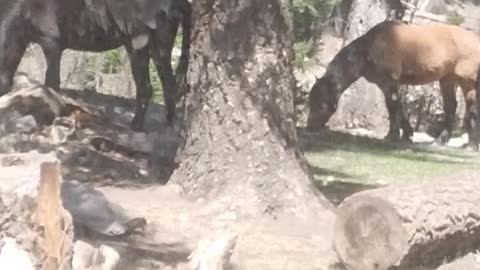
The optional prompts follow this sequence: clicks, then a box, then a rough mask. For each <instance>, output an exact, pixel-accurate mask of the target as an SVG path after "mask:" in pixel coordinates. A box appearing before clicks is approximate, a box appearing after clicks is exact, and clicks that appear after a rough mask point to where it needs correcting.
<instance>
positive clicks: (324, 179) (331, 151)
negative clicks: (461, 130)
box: [304, 132, 480, 202]
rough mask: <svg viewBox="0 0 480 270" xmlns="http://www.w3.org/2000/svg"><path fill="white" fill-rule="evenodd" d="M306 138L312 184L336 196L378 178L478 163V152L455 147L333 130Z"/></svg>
mask: <svg viewBox="0 0 480 270" xmlns="http://www.w3.org/2000/svg"><path fill="white" fill-rule="evenodd" d="M307 140H308V141H310V143H308V144H307V145H306V146H304V152H305V156H306V158H307V160H308V161H309V163H310V167H311V172H312V173H313V175H314V179H315V184H316V185H317V187H318V188H319V189H320V190H321V191H322V192H324V193H327V194H326V195H327V197H329V196H330V199H332V200H333V201H334V202H339V200H340V201H341V200H342V199H343V198H344V197H345V196H347V195H349V194H351V193H353V192H356V191H360V190H364V189H368V188H373V187H375V186H378V185H379V184H392V183H407V182H411V181H419V180H421V179H424V178H430V177H435V176H439V175H445V174H449V173H454V172H456V171H459V170H466V169H480V159H479V157H480V154H477V153H472V152H468V151H466V150H464V149H457V148H453V147H442V148H439V147H433V146H429V145H426V144H425V145H420V144H401V143H399V144H393V143H389V142H386V141H383V140H376V139H369V138H362V137H356V136H351V135H347V134H341V133H335V132H328V133H324V134H320V135H316V136H313V137H310V138H308V139H307ZM332 196H333V197H332Z"/></svg>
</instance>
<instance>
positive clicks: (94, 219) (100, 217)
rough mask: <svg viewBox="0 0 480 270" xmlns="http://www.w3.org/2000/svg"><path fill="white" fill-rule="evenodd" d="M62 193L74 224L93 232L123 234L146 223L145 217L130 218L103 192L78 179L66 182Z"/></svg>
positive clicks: (112, 234) (64, 204)
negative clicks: (117, 208)
mask: <svg viewBox="0 0 480 270" xmlns="http://www.w3.org/2000/svg"><path fill="white" fill-rule="evenodd" d="M61 194H62V199H63V206H64V207H65V209H67V210H68V211H69V212H70V214H71V215H72V218H73V222H74V224H76V225H77V226H84V227H85V228H86V229H88V230H91V231H93V232H96V233H99V234H102V235H106V236H122V235H128V234H130V233H131V232H133V231H134V230H135V229H137V228H142V227H144V226H145V225H146V220H145V219H144V218H133V219H129V218H128V217H126V216H125V215H124V214H123V213H119V211H115V210H114V209H113V207H112V205H111V203H110V202H109V201H108V200H107V198H106V197H105V196H104V195H103V193H101V192H100V191H98V190H95V189H94V188H92V187H90V186H88V185H86V184H82V183H80V182H78V181H73V180H72V181H67V182H64V184H63V185H62V193H61Z"/></svg>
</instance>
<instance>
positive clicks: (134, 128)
mask: <svg viewBox="0 0 480 270" xmlns="http://www.w3.org/2000/svg"><path fill="white" fill-rule="evenodd" d="M130 130H131V131H134V132H143V131H144V130H143V125H142V124H139V123H136V122H135V121H133V122H132V124H130Z"/></svg>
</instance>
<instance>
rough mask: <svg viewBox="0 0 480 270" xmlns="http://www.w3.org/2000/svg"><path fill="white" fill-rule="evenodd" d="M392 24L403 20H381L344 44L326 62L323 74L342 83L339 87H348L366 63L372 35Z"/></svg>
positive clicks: (362, 70)
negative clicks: (328, 61)
mask: <svg viewBox="0 0 480 270" xmlns="http://www.w3.org/2000/svg"><path fill="white" fill-rule="evenodd" d="M392 24H393V25H395V24H403V22H401V21H395V20H391V21H390V20H389V21H383V22H381V23H379V24H377V25H375V26H374V27H372V28H371V29H370V30H368V31H367V32H366V33H365V34H363V35H361V36H359V37H357V38H356V39H354V40H352V41H351V42H350V43H348V44H347V45H346V46H344V47H343V48H342V49H341V50H340V51H339V52H338V53H337V54H336V55H335V57H334V58H333V59H332V61H331V62H330V63H329V64H328V66H327V70H326V72H325V75H327V77H329V78H332V79H333V80H334V81H335V83H337V84H339V83H340V84H341V85H342V87H341V88H343V87H348V85H350V84H351V83H352V82H353V81H355V80H356V79H358V78H359V77H361V76H362V74H363V72H364V71H365V69H366V65H367V64H368V50H369V48H368V46H369V41H370V40H371V39H372V35H375V34H376V33H378V32H379V31H382V30H383V28H385V27H389V26H391V25H392Z"/></svg>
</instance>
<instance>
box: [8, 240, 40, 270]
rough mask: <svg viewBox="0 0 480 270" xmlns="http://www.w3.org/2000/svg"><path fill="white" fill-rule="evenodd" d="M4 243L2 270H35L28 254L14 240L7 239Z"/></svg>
mask: <svg viewBox="0 0 480 270" xmlns="http://www.w3.org/2000/svg"><path fill="white" fill-rule="evenodd" d="M2 241H3V247H2V248H1V249H0V269H15V270H35V267H33V263H32V260H31V259H30V256H29V254H28V252H26V251H25V250H23V249H22V248H21V247H20V246H19V245H17V242H16V241H15V239H14V238H10V237H5V238H3V239H2Z"/></svg>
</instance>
